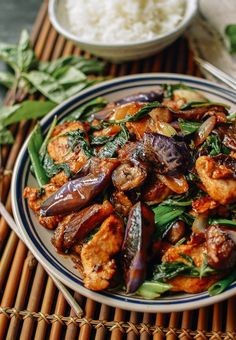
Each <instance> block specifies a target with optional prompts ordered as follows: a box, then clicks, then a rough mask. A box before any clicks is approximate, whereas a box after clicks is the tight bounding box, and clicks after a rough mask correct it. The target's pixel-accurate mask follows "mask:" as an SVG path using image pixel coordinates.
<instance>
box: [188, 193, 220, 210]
mask: <svg viewBox="0 0 236 340" xmlns="http://www.w3.org/2000/svg"><path fill="white" fill-rule="evenodd" d="M218 206H219V203H218V202H216V201H214V200H213V199H212V198H211V197H209V196H203V197H200V198H198V199H196V200H194V201H192V208H193V211H194V212H196V213H197V214H202V213H205V212H206V211H208V210H212V209H215V208H216V207H218Z"/></svg>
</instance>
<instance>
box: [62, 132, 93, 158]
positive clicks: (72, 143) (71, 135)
mask: <svg viewBox="0 0 236 340" xmlns="http://www.w3.org/2000/svg"><path fill="white" fill-rule="evenodd" d="M62 136H67V137H68V140H67V143H68V145H69V147H70V148H71V150H72V151H74V150H75V148H76V147H77V146H78V145H79V146H80V147H81V149H82V150H83V151H84V154H85V155H86V156H87V157H88V158H90V157H92V156H93V151H92V149H91V148H90V146H89V144H88V142H87V141H86V139H85V138H84V137H85V132H84V131H82V130H80V129H78V130H74V131H69V132H66V133H65V134H63V135H62Z"/></svg>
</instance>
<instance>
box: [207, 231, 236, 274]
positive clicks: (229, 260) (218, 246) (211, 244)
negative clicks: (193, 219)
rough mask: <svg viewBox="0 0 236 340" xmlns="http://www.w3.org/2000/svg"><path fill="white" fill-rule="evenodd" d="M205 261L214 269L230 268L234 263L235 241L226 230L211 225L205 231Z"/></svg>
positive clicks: (235, 262) (235, 261)
mask: <svg viewBox="0 0 236 340" xmlns="http://www.w3.org/2000/svg"><path fill="white" fill-rule="evenodd" d="M206 246H207V261H208V264H209V265H210V266H211V267H213V268H215V269H230V268H233V267H234V266H235V265H236V243H235V242H234V241H233V239H232V238H231V237H230V234H229V233H227V231H224V230H222V229H221V228H220V227H219V226H217V225H212V226H210V227H209V228H208V229H207V232H206Z"/></svg>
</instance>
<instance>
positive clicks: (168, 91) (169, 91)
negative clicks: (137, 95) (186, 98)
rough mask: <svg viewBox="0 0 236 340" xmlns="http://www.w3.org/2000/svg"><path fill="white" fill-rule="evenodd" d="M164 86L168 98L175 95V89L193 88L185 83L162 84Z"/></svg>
mask: <svg viewBox="0 0 236 340" xmlns="http://www.w3.org/2000/svg"><path fill="white" fill-rule="evenodd" d="M162 88H163V90H164V97H165V98H166V99H172V98H173V95H174V91H175V90H179V89H184V90H191V91H192V89H191V87H189V86H187V85H185V84H181V83H179V84H164V85H162Z"/></svg>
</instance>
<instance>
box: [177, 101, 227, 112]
mask: <svg viewBox="0 0 236 340" xmlns="http://www.w3.org/2000/svg"><path fill="white" fill-rule="evenodd" d="M213 105H216V106H222V107H224V108H226V109H230V106H229V105H228V104H225V103H220V102H211V101H209V100H208V101H204V102H188V103H186V104H184V105H182V106H181V108H180V109H181V110H188V109H193V108H196V107H208V106H213Z"/></svg>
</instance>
